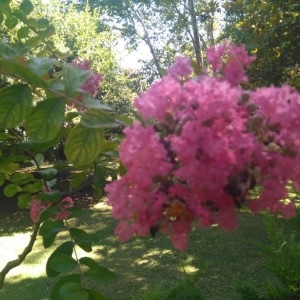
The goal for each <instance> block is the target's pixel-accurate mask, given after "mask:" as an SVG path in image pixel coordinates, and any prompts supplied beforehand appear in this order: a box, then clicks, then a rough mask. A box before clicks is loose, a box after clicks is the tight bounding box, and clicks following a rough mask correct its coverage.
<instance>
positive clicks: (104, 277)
mask: <svg viewBox="0 0 300 300" xmlns="http://www.w3.org/2000/svg"><path fill="white" fill-rule="evenodd" d="M79 262H80V263H81V264H83V265H85V266H87V267H88V268H89V269H88V270H87V271H86V272H85V273H84V278H85V279H86V280H91V281H95V282H97V283H98V284H103V283H111V282H113V281H115V280H116V279H117V275H116V274H115V273H114V272H112V271H110V270H108V269H107V268H105V267H103V266H100V265H99V264H98V263H97V262H96V261H94V260H93V259H92V258H90V257H82V258H80V259H79Z"/></svg>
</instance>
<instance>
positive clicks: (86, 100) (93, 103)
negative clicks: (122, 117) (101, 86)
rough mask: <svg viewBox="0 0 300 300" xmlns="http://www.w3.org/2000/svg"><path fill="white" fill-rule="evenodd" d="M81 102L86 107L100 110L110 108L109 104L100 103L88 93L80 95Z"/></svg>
mask: <svg viewBox="0 0 300 300" xmlns="http://www.w3.org/2000/svg"><path fill="white" fill-rule="evenodd" d="M82 104H83V105H84V106H85V107H88V108H97V109H102V110H111V108H110V107H109V106H107V105H106V104H103V103H101V102H100V101H99V100H98V99H95V98H93V97H92V96H91V95H89V94H84V95H83V97H82Z"/></svg>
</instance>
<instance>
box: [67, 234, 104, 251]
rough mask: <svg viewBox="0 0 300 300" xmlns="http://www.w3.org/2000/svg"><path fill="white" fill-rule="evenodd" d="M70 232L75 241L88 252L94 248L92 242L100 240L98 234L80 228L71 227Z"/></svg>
mask: <svg viewBox="0 0 300 300" xmlns="http://www.w3.org/2000/svg"><path fill="white" fill-rule="evenodd" d="M70 234H71V236H72V238H73V239H74V241H75V243H76V244H77V245H78V246H79V247H80V248H81V249H83V250H84V251H86V252H91V251H92V250H93V249H92V244H93V243H94V242H96V241H98V237H97V236H95V235H94V234H90V233H87V232H85V231H84V230H82V229H79V228H70Z"/></svg>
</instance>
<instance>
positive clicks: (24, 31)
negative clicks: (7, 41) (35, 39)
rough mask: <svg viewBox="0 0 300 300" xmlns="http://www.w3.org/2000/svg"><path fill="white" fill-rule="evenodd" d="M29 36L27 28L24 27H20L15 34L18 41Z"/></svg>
mask: <svg viewBox="0 0 300 300" xmlns="http://www.w3.org/2000/svg"><path fill="white" fill-rule="evenodd" d="M28 34H29V28H28V27H26V26H24V27H21V28H20V29H19V30H18V32H17V36H18V38H19V39H24V38H26V37H27V36H28Z"/></svg>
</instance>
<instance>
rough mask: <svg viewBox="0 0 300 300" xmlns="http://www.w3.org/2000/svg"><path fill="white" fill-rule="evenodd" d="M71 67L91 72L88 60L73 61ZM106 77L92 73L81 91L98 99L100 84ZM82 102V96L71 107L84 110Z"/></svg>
mask: <svg viewBox="0 0 300 300" xmlns="http://www.w3.org/2000/svg"><path fill="white" fill-rule="evenodd" d="M71 65H72V66H73V67H75V68H80V69H82V70H87V71H91V63H90V62H89V61H88V60H80V59H75V60H73V61H72V63H71ZM103 78H104V76H103V75H102V74H99V73H93V72H90V75H89V77H88V79H87V80H86V81H85V82H84V83H83V85H82V86H81V89H82V90H83V91H84V92H85V93H87V94H89V95H91V96H92V97H96V95H97V94H98V91H99V87H100V83H101V82H102V81H103ZM81 101H82V95H80V96H78V97H77V98H76V99H75V101H74V102H73V103H71V106H72V105H73V106H75V107H76V108H77V109H78V110H83V109H84V107H83V106H82V105H80V104H78V102H79V103H80V102H81Z"/></svg>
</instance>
